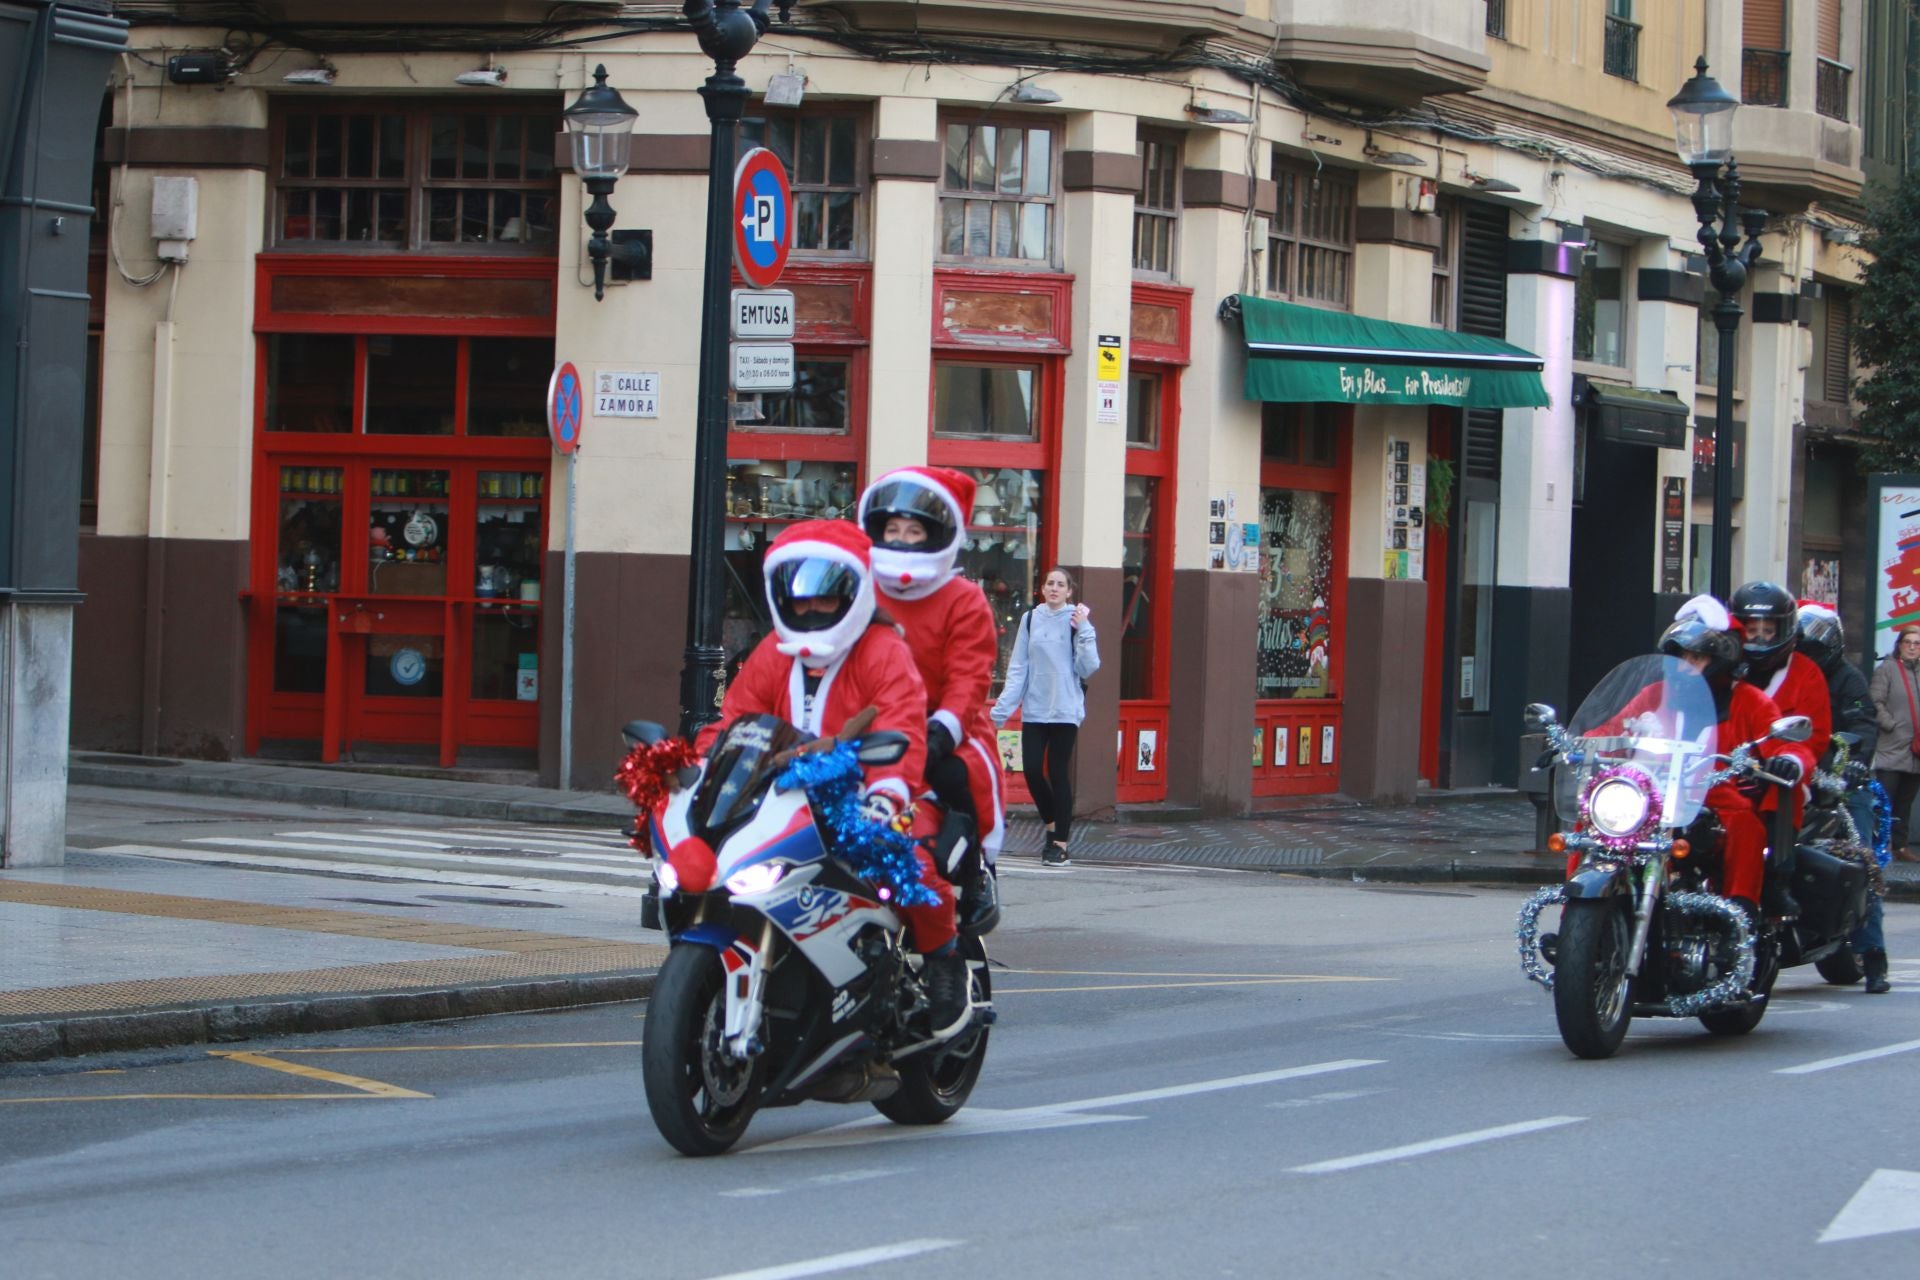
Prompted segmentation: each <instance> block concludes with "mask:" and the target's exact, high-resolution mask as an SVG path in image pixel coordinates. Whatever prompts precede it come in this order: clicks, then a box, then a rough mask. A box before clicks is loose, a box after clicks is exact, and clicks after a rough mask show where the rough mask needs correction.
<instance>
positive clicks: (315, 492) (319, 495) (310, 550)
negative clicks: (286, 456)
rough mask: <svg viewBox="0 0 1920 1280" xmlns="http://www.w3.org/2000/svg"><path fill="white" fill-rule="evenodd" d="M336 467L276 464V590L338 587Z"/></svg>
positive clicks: (317, 591)
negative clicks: (278, 490) (277, 483)
mask: <svg viewBox="0 0 1920 1280" xmlns="http://www.w3.org/2000/svg"><path fill="white" fill-rule="evenodd" d="M343 488H345V485H344V484H343V483H342V481H341V470H340V468H339V467H302V466H292V465H283V466H282V467H281V468H280V542H279V557H278V565H277V568H276V571H275V577H274V584H273V585H274V589H275V590H276V591H280V592H290V593H297V594H301V595H318V594H320V593H322V592H327V591H338V590H339V589H340V546H341V543H340V521H341V515H340V491H341V490H342V489H343Z"/></svg>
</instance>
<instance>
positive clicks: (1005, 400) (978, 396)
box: [933, 361, 1039, 440]
mask: <svg viewBox="0 0 1920 1280" xmlns="http://www.w3.org/2000/svg"><path fill="white" fill-rule="evenodd" d="M933 374H934V376H933V429H934V432H935V434H937V435H957V436H996V437H999V438H1001V439H1006V440H1033V439H1037V438H1038V435H1037V424H1036V422H1035V416H1034V389H1035V385H1036V383H1037V381H1038V377H1039V370H1038V369H1037V368H1035V367H1033V366H1030V365H1011V364H960V363H957V362H950V361H948V362H942V363H939V364H936V365H935V366H934V371H933Z"/></svg>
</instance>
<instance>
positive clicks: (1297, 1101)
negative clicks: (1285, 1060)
mask: <svg viewBox="0 0 1920 1280" xmlns="http://www.w3.org/2000/svg"><path fill="white" fill-rule="evenodd" d="M1385 1092H1386V1090H1385V1089H1343V1090H1339V1091H1337V1092H1334V1093H1316V1094H1314V1095H1313V1096H1312V1097H1309V1098H1288V1099H1286V1100H1285V1101H1283V1102H1269V1103H1268V1104H1267V1106H1268V1107H1269V1108H1271V1109H1272V1110H1274V1111H1294V1110H1297V1109H1299V1108H1301V1107H1324V1106H1325V1105H1327V1103H1329V1102H1351V1101H1353V1100H1354V1099H1355V1098H1371V1097H1373V1096H1374V1095H1375V1094H1379V1093H1385Z"/></svg>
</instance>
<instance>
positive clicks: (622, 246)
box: [560, 66, 653, 301]
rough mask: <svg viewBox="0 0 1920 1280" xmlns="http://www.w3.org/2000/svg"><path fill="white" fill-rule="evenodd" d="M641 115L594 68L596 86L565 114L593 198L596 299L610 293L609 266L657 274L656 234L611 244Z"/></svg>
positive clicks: (644, 275) (577, 168)
mask: <svg viewBox="0 0 1920 1280" xmlns="http://www.w3.org/2000/svg"><path fill="white" fill-rule="evenodd" d="M639 118H640V113H639V112H638V111H635V110H634V109H633V108H632V107H630V106H628V105H627V100H626V99H625V98H622V97H621V96H620V91H619V90H618V89H615V88H612V87H611V86H609V85H608V84H607V69H606V67H605V66H598V67H595V68H594V69H593V87H592V88H590V89H587V90H586V91H585V92H583V93H582V94H581V95H580V97H579V98H578V99H576V100H575V102H574V104H573V105H572V106H570V107H568V108H567V109H566V110H565V111H563V112H561V113H560V119H561V121H562V122H563V123H564V124H565V125H566V128H567V141H568V142H569V143H570V144H571V145H572V149H573V171H574V172H575V173H577V174H579V175H580V182H581V185H582V186H584V187H586V189H587V194H588V195H590V196H592V197H593V200H592V202H591V203H590V204H588V205H587V209H586V219H587V226H589V227H591V228H592V229H593V237H592V238H591V239H589V240H588V241H587V256H588V257H590V258H592V259H593V296H594V299H595V301H598V300H599V299H600V298H602V297H604V296H605V295H606V282H607V264H608V263H610V262H611V263H616V264H619V265H622V266H625V267H627V268H628V269H629V272H630V275H629V278H630V279H640V280H647V279H651V278H652V276H653V233H652V232H651V231H642V232H639V233H638V238H637V239H634V240H621V241H619V242H615V241H613V240H610V239H609V238H608V236H607V232H608V230H609V229H610V228H612V226H613V220H614V217H615V214H614V211H613V206H612V205H611V204H609V203H608V202H607V197H608V196H610V195H612V194H613V188H614V184H615V183H617V182H619V181H620V177H621V175H622V174H624V173H626V171H627V165H628V163H629V161H630V158H631V156H632V154H633V122H634V121H635V120H638V119H639Z"/></svg>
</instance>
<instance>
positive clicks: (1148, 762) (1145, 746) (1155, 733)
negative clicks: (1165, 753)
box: [1133, 729, 1160, 773]
mask: <svg viewBox="0 0 1920 1280" xmlns="http://www.w3.org/2000/svg"><path fill="white" fill-rule="evenodd" d="M1159 759H1160V731H1159V730H1158V729H1142V730H1141V731H1140V754H1139V755H1138V757H1136V758H1135V760H1134V762H1133V767H1134V768H1135V769H1137V770H1139V771H1140V772H1141V773H1152V772H1154V770H1156V769H1158V768H1159V767H1160V765H1159Z"/></svg>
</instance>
